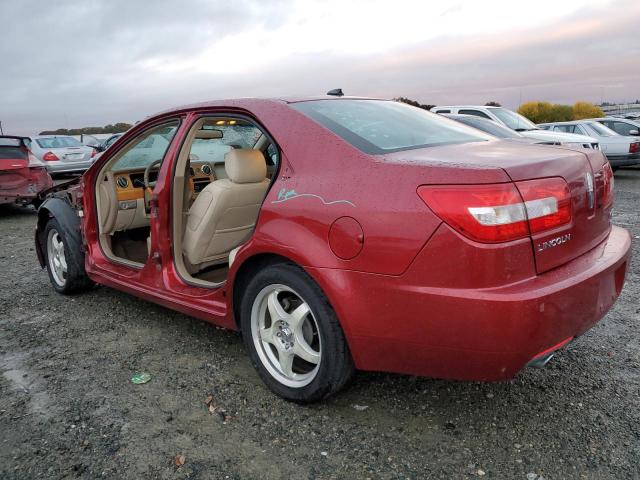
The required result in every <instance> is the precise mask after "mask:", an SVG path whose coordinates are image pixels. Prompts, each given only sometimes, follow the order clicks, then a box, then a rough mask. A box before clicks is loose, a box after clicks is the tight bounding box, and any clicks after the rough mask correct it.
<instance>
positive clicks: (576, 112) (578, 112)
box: [573, 102, 604, 120]
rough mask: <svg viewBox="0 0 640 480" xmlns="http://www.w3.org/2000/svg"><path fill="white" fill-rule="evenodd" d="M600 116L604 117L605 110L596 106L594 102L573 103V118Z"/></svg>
mask: <svg viewBox="0 0 640 480" xmlns="http://www.w3.org/2000/svg"><path fill="white" fill-rule="evenodd" d="M598 117H604V112H603V111H602V109H601V108H600V107H596V106H595V105H594V104H593V103H589V102H576V103H575V104H574V105H573V120H581V119H583V118H598Z"/></svg>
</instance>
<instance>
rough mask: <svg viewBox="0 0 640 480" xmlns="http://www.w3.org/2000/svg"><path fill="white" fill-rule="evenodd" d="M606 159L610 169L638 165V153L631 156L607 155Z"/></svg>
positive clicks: (639, 154)
mask: <svg viewBox="0 0 640 480" xmlns="http://www.w3.org/2000/svg"><path fill="white" fill-rule="evenodd" d="M607 159H608V160H609V163H610V164H611V166H612V167H631V166H633V165H640V153H634V154H632V155H607Z"/></svg>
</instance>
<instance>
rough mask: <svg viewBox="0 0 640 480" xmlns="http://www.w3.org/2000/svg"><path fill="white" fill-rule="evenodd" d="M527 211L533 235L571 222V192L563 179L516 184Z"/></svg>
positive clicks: (544, 179) (547, 179) (546, 179)
mask: <svg viewBox="0 0 640 480" xmlns="http://www.w3.org/2000/svg"><path fill="white" fill-rule="evenodd" d="M516 186H517V187H518V190H520V194H521V195H522V199H523V200H524V204H525V207H526V210H527V218H528V220H529V229H530V230H531V233H532V234H534V233H540V232H544V231H545V230H551V229H553V228H557V227H559V226H561V225H566V224H567V223H569V222H571V192H570V191H569V185H567V182H565V181H564V180H563V179H562V178H559V177H556V178H543V179H540V180H527V181H525V182H516Z"/></svg>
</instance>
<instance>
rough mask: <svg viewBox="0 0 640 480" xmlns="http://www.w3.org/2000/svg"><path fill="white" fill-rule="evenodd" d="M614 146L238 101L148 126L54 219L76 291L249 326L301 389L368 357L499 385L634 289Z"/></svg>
mask: <svg viewBox="0 0 640 480" xmlns="http://www.w3.org/2000/svg"><path fill="white" fill-rule="evenodd" d="M612 205H613V176H612V173H611V169H610V167H609V164H608V163H607V160H606V159H605V157H604V156H603V155H602V153H601V152H600V151H598V150H581V151H576V150H570V149H566V148H560V147H551V146H538V145H520V144H515V143H509V142H505V141H501V140H498V139H496V138H494V137H491V136H488V135H486V134H484V133H482V132H480V131H478V130H475V129H472V128H469V127H467V126H465V125H462V124H460V123H457V122H454V121H452V120H449V119H446V118H443V117H441V116H438V115H435V114H432V113H430V112H426V111H424V110H421V109H418V108H414V107H410V106H407V105H404V104H400V103H396V102H392V101H383V100H374V99H356V98H346V97H342V98H339V97H323V98H313V99H300V100H295V101H294V100H255V99H252V100H229V101H220V102H211V103H204V104H199V105H191V106H186V107H182V108H177V109H175V110H170V111H167V112H164V113H161V114H159V115H156V116H154V117H152V118H149V119H147V120H145V121H144V122H142V123H139V124H138V125H136V126H135V127H134V128H133V129H132V130H130V131H129V132H127V133H126V134H125V135H124V136H123V137H122V138H120V139H119V140H118V141H117V142H116V143H115V144H114V145H113V146H112V147H111V148H109V149H108V150H107V152H106V153H105V154H104V155H103V156H102V157H101V158H100V159H99V160H98V161H97V162H96V163H95V164H94V165H93V166H92V167H91V168H90V169H89V170H88V171H87V172H86V173H85V174H84V176H83V177H82V178H81V180H79V182H78V183H77V184H75V185H73V186H71V187H68V188H66V189H65V190H63V191H58V192H56V193H54V194H53V195H52V196H51V197H50V198H49V199H47V200H46V201H45V203H44V204H43V205H42V207H41V208H40V211H39V219H38V226H37V231H36V247H37V252H38V256H39V259H40V263H41V265H42V266H43V267H44V266H46V267H47V268H48V271H49V275H50V277H51V281H52V284H53V286H54V288H55V289H56V290H58V291H59V292H61V293H71V292H75V291H78V290H81V289H84V288H86V287H88V286H90V285H91V284H92V283H93V282H95V283H98V284H102V285H107V286H110V287H114V288H117V289H120V290H123V291H126V292H129V293H131V294H133V295H136V296H139V297H141V298H144V299H146V300H150V301H153V302H157V303H159V304H161V305H164V306H167V307H169V308H173V309H176V310H179V311H181V312H184V313H186V314H189V315H192V316H194V317H198V318H201V319H204V320H206V321H209V322H212V323H215V324H216V325H220V326H222V327H225V328H229V329H237V330H240V331H241V332H242V334H243V339H244V342H245V344H246V347H247V350H248V352H249V356H250V358H251V361H252V362H253V364H254V365H255V367H256V368H257V370H258V372H259V373H260V375H261V377H262V378H263V379H264V381H265V382H266V383H267V385H268V386H269V387H270V388H271V389H273V390H274V391H275V392H276V393H278V394H279V395H282V396H283V397H285V398H287V399H292V400H296V401H313V400H317V399H320V398H323V397H325V396H326V395H328V394H330V393H332V392H335V391H336V390H338V389H339V388H340V387H342V386H343V385H344V384H345V382H347V380H348V379H349V378H350V376H351V374H352V372H353V371H354V368H355V369H362V370H383V371H391V372H400V373H408V374H415V375H426V376H432V377H441V378H449V379H464V380H501V379H507V378H510V377H512V376H513V375H515V374H516V373H517V372H518V371H519V370H520V369H522V368H523V367H524V366H525V365H527V364H534V365H535V364H538V365H541V364H544V363H545V362H546V361H547V360H548V359H549V358H550V356H551V355H552V354H553V352H554V351H555V350H557V349H559V348H560V347H562V346H564V345H565V344H567V343H568V342H569V341H571V340H572V339H574V338H576V337H577V336H579V335H581V334H582V333H584V332H585V331H586V330H588V329H589V328H590V327H592V326H593V325H594V324H595V323H596V322H597V321H598V320H599V319H600V318H602V316H603V315H604V314H605V313H606V312H607V310H609V308H611V306H612V305H613V303H614V302H615V300H616V298H617V297H618V295H619V294H620V291H621V290H622V286H623V283H624V280H625V274H626V270H627V265H628V263H629V257H630V244H631V241H630V236H629V233H628V232H627V231H626V230H623V229H621V228H618V227H615V226H612V225H611V208H612Z"/></svg>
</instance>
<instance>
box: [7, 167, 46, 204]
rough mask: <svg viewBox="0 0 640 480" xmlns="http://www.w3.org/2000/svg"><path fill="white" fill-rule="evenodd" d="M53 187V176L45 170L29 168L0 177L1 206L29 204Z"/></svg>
mask: <svg viewBox="0 0 640 480" xmlns="http://www.w3.org/2000/svg"><path fill="white" fill-rule="evenodd" d="M52 186H53V182H52V180H51V176H50V175H49V173H47V171H46V170H45V169H43V168H29V169H23V170H20V171H17V172H15V173H13V174H10V175H7V174H4V175H0V204H2V203H15V202H19V203H20V202H21V203H29V202H31V201H33V200H34V199H35V198H37V196H38V194H39V193H40V192H41V191H43V190H46V189H48V188H51V187H52Z"/></svg>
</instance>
